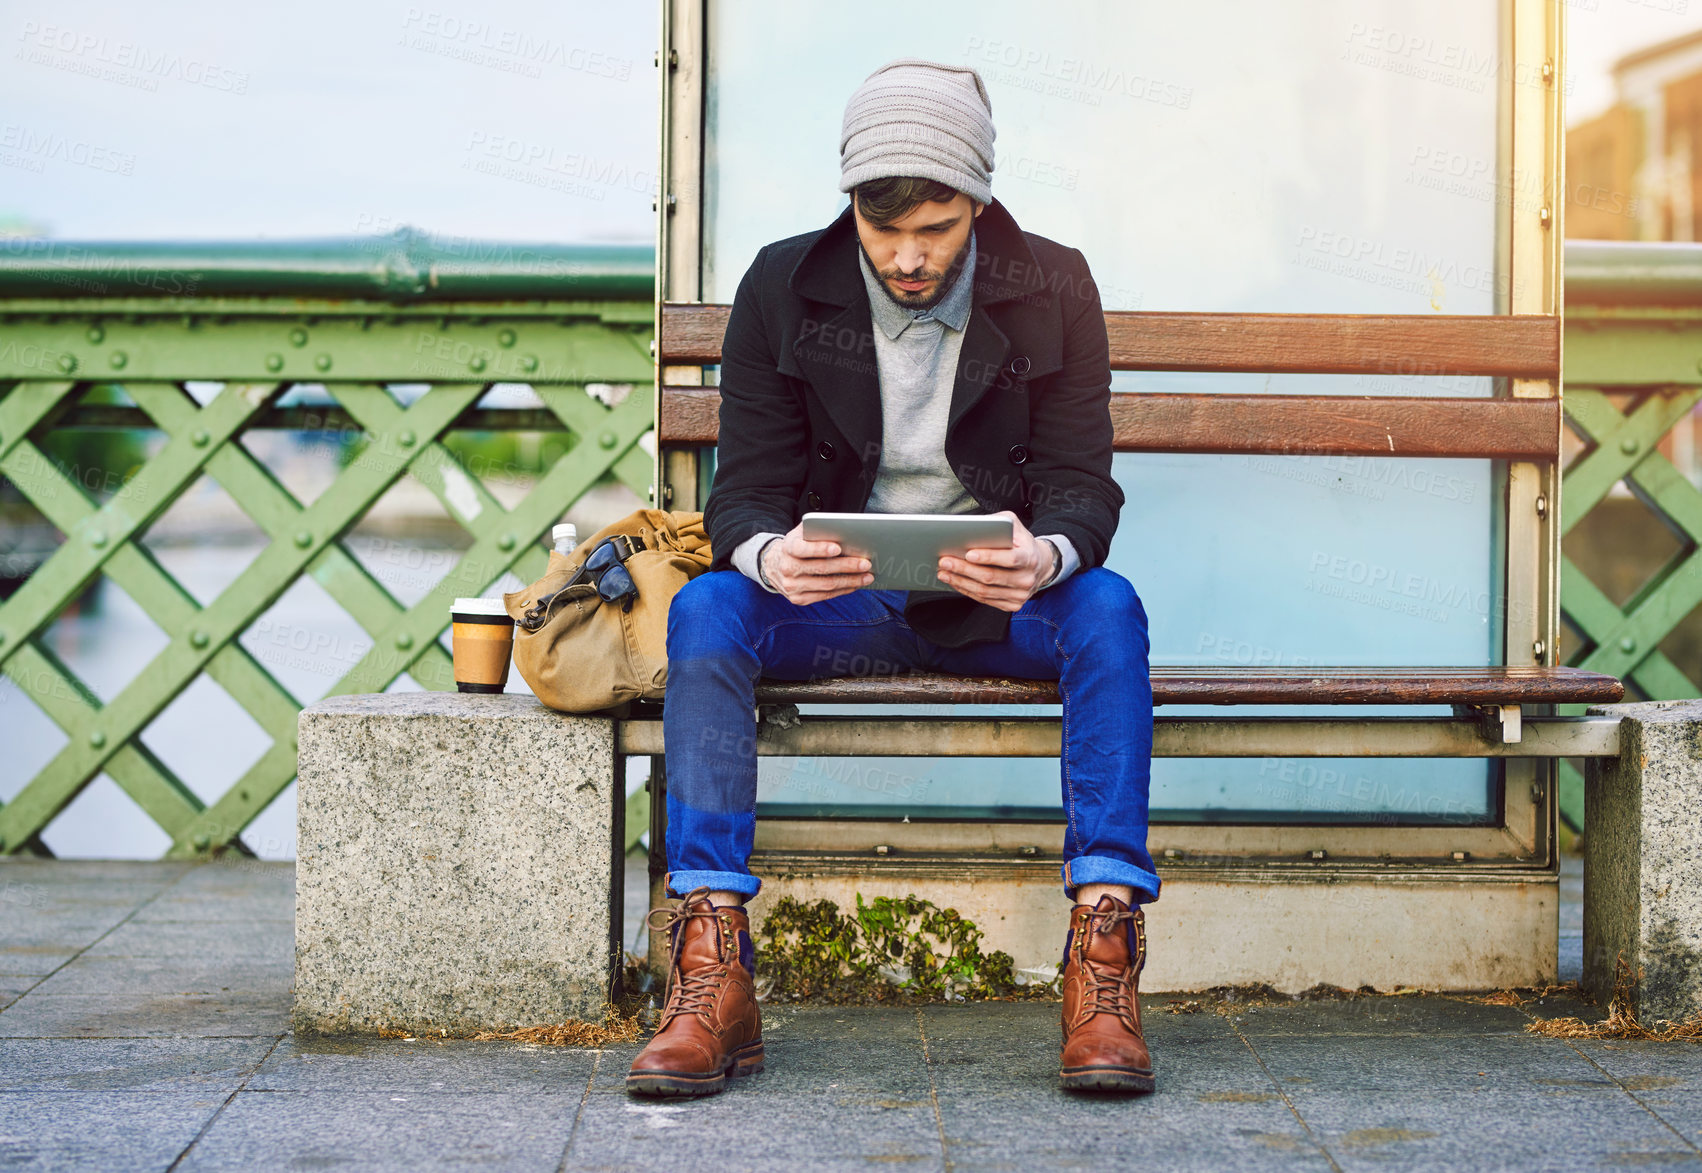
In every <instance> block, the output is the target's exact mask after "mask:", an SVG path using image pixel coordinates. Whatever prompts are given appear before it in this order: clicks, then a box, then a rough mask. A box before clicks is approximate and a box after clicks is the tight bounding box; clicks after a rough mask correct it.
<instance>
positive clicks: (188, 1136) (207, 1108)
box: [0, 1091, 228, 1173]
mask: <svg viewBox="0 0 1702 1173" xmlns="http://www.w3.org/2000/svg"><path fill="white" fill-rule="evenodd" d="M227 1094H228V1093H224V1092H218V1091H207V1092H179V1093H161V1092H115V1091H100V1092H86V1093H73V1092H7V1093H6V1094H4V1095H0V1168H4V1169H6V1170H7V1171H8V1173H17V1171H27V1170H43V1171H46V1170H52V1171H53V1173H60V1171H62V1170H67V1169H78V1170H82V1169H89V1170H100V1171H101V1173H129V1171H130V1170H137V1171H143V1170H146V1171H150V1173H158V1171H159V1170H162V1169H165V1168H166V1167H167V1166H169V1165H170V1164H171V1162H172V1161H173V1160H175V1159H176V1157H177V1155H178V1154H179V1153H181V1152H182V1151H183V1150H184V1148H186V1147H187V1146H188V1145H189V1143H190V1142H191V1141H192V1140H194V1139H195V1134H196V1133H198V1132H200V1131H201V1129H202V1128H203V1127H204V1126H205V1125H206V1123H207V1121H208V1120H210V1119H212V1117H213V1114H214V1113H215V1112H217V1111H218V1110H219V1105H220V1104H222V1103H223V1102H224V1100H225V1097H226V1095H227Z"/></svg>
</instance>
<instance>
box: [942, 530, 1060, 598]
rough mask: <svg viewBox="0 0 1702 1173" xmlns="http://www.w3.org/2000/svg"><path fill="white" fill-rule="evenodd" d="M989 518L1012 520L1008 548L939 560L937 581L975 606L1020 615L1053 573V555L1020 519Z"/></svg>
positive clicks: (978, 549)
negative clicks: (1030, 598) (994, 608)
mask: <svg viewBox="0 0 1702 1173" xmlns="http://www.w3.org/2000/svg"><path fill="white" fill-rule="evenodd" d="M991 516H993V517H1008V518H1010V519H1011V526H1012V534H1011V539H1012V542H1011V546H1010V548H1009V549H1001V548H998V547H989V546H980V547H976V548H974V549H971V550H969V551H967V552H966V558H953V557H952V556H951V555H949V554H948V555H946V556H944V557H942V558H941V559H940V571H939V574H940V579H941V581H943V582H944V583H945V584H946V585H947V586H949V587H951V588H952V589H953V590H955V591H957V592H958V593H959V594H964V595H968V596H969V597H970V598H972V599H975V600H977V601H978V602H982V603H986V604H988V605H990V606H993V607H997V608H998V609H999V610H1001V611H1020V610H1021V609H1022V605H1023V604H1024V603H1025V602H1027V601H1028V598H1029V596H1030V595H1032V594H1034V588H1035V587H1037V586H1039V585H1040V584H1041V583H1043V582H1045V581H1046V579H1047V576H1048V575H1050V574H1051V573H1052V566H1053V560H1054V558H1055V557H1056V555H1055V554H1054V552H1053V550H1052V544H1051V543H1050V542H1042V541H1040V540H1039V539H1037V538H1036V537H1035V536H1034V535H1033V534H1031V533H1029V532H1028V527H1027V526H1025V525H1023V524H1022V519H1021V518H1019V517H1018V516H1017V515H1016V514H1015V513H1013V512H1011V511H1010V510H1009V509H1004V510H1000V511H999V512H998V513H994V514H991Z"/></svg>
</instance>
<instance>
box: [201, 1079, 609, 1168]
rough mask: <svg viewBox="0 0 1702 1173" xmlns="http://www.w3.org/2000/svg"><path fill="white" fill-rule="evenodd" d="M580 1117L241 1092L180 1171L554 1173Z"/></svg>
mask: <svg viewBox="0 0 1702 1173" xmlns="http://www.w3.org/2000/svg"><path fill="white" fill-rule="evenodd" d="M578 1108H579V1100H578V1098H577V1097H574V1096H560V1095H548V1094H539V1093H534V1092H505V1093H500V1094H490V1093H473V1092H448V1093H445V1092H417V1091H416V1092H406V1093H396V1094H391V1093H361V1092H254V1091H245V1092H241V1093H239V1094H238V1095H237V1096H236V1098H235V1099H233V1100H232V1101H231V1102H230V1106H229V1107H227V1108H226V1109H225V1110H224V1112H222V1113H221V1114H220V1115H219V1118H218V1119H217V1120H216V1121H214V1123H213V1126H212V1127H211V1128H209V1129H208V1130H207V1133H206V1135H205V1136H203V1137H202V1138H201V1139H200V1140H199V1141H198V1142H197V1143H196V1145H195V1147H194V1148H193V1149H191V1150H190V1152H189V1155H188V1157H187V1158H185V1160H184V1162H183V1163H182V1165H180V1166H179V1168H180V1169H183V1170H185V1171H188V1170H214V1169H237V1170H250V1169H258V1168H271V1169H326V1168H334V1167H337V1166H340V1165H348V1166H352V1167H356V1168H360V1169H370V1170H388V1169H395V1170H429V1169H466V1168H469V1167H475V1168H480V1169H516V1170H530V1169H537V1170H552V1169H555V1168H556V1167H557V1164H558V1163H559V1162H560V1160H561V1154H562V1150H563V1149H564V1148H565V1147H566V1145H567V1140H568V1135H569V1133H570V1132H571V1130H572V1128H573V1120H574V1116H575V1114H576V1113H577V1111H578Z"/></svg>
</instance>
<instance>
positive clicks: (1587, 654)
mask: <svg viewBox="0 0 1702 1173" xmlns="http://www.w3.org/2000/svg"><path fill="white" fill-rule="evenodd" d="M1566 281H1567V305H1566V355H1565V363H1566V387H1565V409H1566V421H1567V424H1568V426H1569V427H1570V428H1571V430H1572V432H1573V433H1574V434H1575V435H1576V436H1577V437H1578V439H1579V440H1580V441H1582V442H1583V444H1584V448H1583V450H1582V451H1581V452H1580V453H1579V455H1578V456H1577V457H1576V458H1575V459H1574V460H1573V461H1572V463H1571V464H1570V466H1569V467H1568V468H1567V470H1566V474H1565V480H1564V483H1563V486H1562V493H1561V522H1560V524H1561V533H1562V534H1563V535H1573V534H1575V533H1576V532H1577V531H1578V529H1579V525H1580V523H1582V522H1583V521H1584V519H1585V518H1586V517H1588V516H1589V515H1590V513H1591V512H1592V511H1593V510H1596V509H1598V508H1600V507H1601V506H1602V504H1603V502H1604V501H1606V500H1607V499H1608V498H1609V495H1610V494H1612V493H1614V492H1615V491H1616V489H1617V488H1618V487H1619V486H1621V485H1623V486H1624V488H1625V490H1628V491H1629V492H1630V493H1631V494H1632V495H1633V496H1634V497H1635V498H1636V499H1637V500H1638V501H1639V502H1640V503H1641V504H1642V506H1643V507H1644V508H1646V509H1648V510H1650V511H1651V512H1652V513H1653V514H1654V515H1655V516H1656V517H1658V519H1659V520H1660V521H1661V523H1663V525H1664V526H1665V528H1666V529H1667V531H1668V532H1669V533H1671V534H1672V535H1673V536H1674V537H1675V538H1676V539H1677V548H1676V550H1675V551H1674V552H1673V554H1672V555H1671V557H1670V558H1668V559H1667V560H1666V561H1665V563H1664V564H1663V565H1661V566H1660V567H1659V569H1657V570H1656V571H1655V572H1654V573H1653V574H1652V575H1650V576H1649V577H1648V578H1647V579H1646V580H1645V581H1644V582H1643V583H1642V584H1641V585H1640V586H1638V587H1637V588H1636V589H1635V590H1634V591H1632V592H1631V593H1630V595H1629V596H1628V597H1627V598H1626V599H1625V601H1624V603H1623V604H1619V603H1615V602H1614V600H1613V599H1612V598H1611V597H1610V596H1609V594H1608V593H1607V592H1606V591H1604V590H1603V589H1602V588H1601V586H1599V585H1598V584H1597V581H1596V580H1595V579H1594V578H1592V577H1591V575H1589V574H1587V573H1585V571H1584V570H1583V569H1581V568H1580V566H1579V564H1578V559H1579V558H1581V557H1583V554H1582V552H1581V551H1580V550H1578V549H1575V548H1574V546H1573V544H1572V543H1563V549H1564V550H1565V552H1566V556H1564V557H1562V559H1561V563H1560V605H1561V611H1562V613H1563V615H1564V616H1565V619H1566V622H1567V624H1568V626H1569V627H1571V629H1572V631H1573V632H1574V633H1575V635H1576V637H1577V640H1578V647H1577V650H1576V651H1575V652H1574V653H1573V654H1572V655H1571V656H1570V657H1569V661H1570V662H1571V663H1574V664H1578V665H1581V666H1582V667H1585V668H1590V669H1593V670H1595V671H1597V672H1610V673H1612V674H1613V675H1615V676H1619V677H1622V678H1623V679H1625V681H1626V683H1627V685H1628V693H1630V694H1631V695H1633V696H1637V695H1640V696H1642V697H1645V698H1648V699H1651V700H1671V699H1676V698H1680V697H1694V696H1699V695H1702V689H1699V688H1698V682H1697V681H1696V680H1694V679H1693V678H1692V676H1691V674H1690V673H1689V672H1687V671H1686V670H1685V669H1684V668H1682V667H1680V665H1678V664H1676V663H1674V662H1673V660H1672V658H1671V657H1670V656H1669V655H1668V654H1667V653H1666V652H1665V651H1663V650H1662V648H1661V644H1662V642H1663V641H1665V640H1666V639H1667V638H1668V636H1670V635H1671V634H1672V633H1673V632H1674V630H1675V629H1676V628H1678V627H1679V625H1680V624H1682V623H1684V622H1685V620H1686V619H1688V618H1689V617H1690V616H1691V614H1692V613H1693V612H1694V611H1695V610H1696V608H1697V607H1698V606H1699V605H1702V549H1699V543H1702V491H1698V489H1697V487H1696V485H1695V484H1694V483H1692V480H1691V476H1692V475H1693V473H1694V470H1693V469H1691V468H1686V469H1683V470H1681V469H1679V468H1677V467H1675V466H1674V464H1673V462H1672V461H1671V460H1670V459H1669V458H1668V457H1667V456H1666V455H1665V454H1663V452H1662V451H1661V441H1662V439H1663V437H1665V436H1666V435H1667V434H1668V433H1669V432H1671V431H1672V430H1673V429H1674V427H1676V426H1677V425H1679V424H1680V423H1681V422H1683V421H1685V420H1686V419H1687V418H1688V417H1689V416H1690V414H1691V412H1692V410H1693V409H1694V408H1695V407H1696V406H1697V404H1698V402H1702V247H1699V246H1696V245H1655V246H1624V245H1608V244H1597V243H1595V242H1577V241H1573V242H1569V243H1568V244H1567V253H1566ZM1573 541H1574V542H1575V541H1576V538H1574V539H1573ZM1596 569H1599V568H1596ZM1573 708H1574V709H1576V707H1573ZM1560 799H1561V801H1560V808H1561V814H1562V816H1563V817H1564V818H1565V819H1566V821H1567V822H1568V823H1569V824H1571V826H1572V827H1573V829H1574V830H1582V829H1583V825H1584V798H1583V779H1582V777H1581V776H1580V775H1579V773H1578V771H1577V770H1576V769H1575V768H1574V767H1573V766H1572V765H1571V764H1570V763H1567V764H1563V765H1562V768H1561V786H1560Z"/></svg>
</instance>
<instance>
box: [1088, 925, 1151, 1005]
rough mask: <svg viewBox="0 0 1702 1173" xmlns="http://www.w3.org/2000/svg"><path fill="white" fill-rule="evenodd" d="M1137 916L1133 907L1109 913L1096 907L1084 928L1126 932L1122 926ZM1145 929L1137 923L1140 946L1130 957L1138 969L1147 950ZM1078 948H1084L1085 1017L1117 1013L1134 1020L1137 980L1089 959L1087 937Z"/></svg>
mask: <svg viewBox="0 0 1702 1173" xmlns="http://www.w3.org/2000/svg"><path fill="white" fill-rule="evenodd" d="M1136 919H1137V914H1136V912H1135V910H1134V909H1133V908H1129V907H1121V908H1112V909H1110V910H1109V911H1106V912H1100V911H1098V910H1097V909H1096V910H1095V911H1093V912H1090V913H1089V914H1088V917H1087V921H1088V923H1087V925H1086V926H1084V927H1086V928H1087V929H1088V930H1089V931H1090V932H1097V933H1101V934H1109V933H1112V932H1116V931H1119V930H1122V931H1124V932H1127V930H1126V929H1122V926H1123V925H1125V924H1127V923H1129V922H1130V921H1135V920H1136ZM1142 928H1143V926H1141V925H1139V924H1137V925H1136V933H1137V937H1136V939H1137V941H1139V942H1140V945H1139V946H1137V948H1136V951H1135V953H1134V955H1133V956H1131V957H1130V958H1129V965H1130V967H1131V968H1136V969H1138V968H1139V966H1140V963H1141V961H1142V956H1141V954H1142V952H1144V946H1145V940H1144V934H1142V932H1141V930H1142ZM1077 948H1078V949H1079V950H1080V951H1081V952H1080V965H1081V974H1082V1014H1083V1016H1084V1017H1085V1016H1086V1015H1090V1014H1114V1015H1116V1016H1117V1017H1118V1018H1121V1019H1123V1020H1125V1021H1129V1022H1132V1021H1134V1017H1135V1010H1134V988H1133V987H1134V983H1133V982H1130V981H1129V980H1128V971H1127V970H1122V971H1118V972H1115V973H1106V972H1102V971H1101V970H1100V967H1099V966H1098V965H1096V964H1095V963H1093V962H1091V961H1089V960H1088V958H1087V942H1086V940H1085V939H1084V940H1083V941H1082V943H1081V944H1080V945H1078V946H1077Z"/></svg>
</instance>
